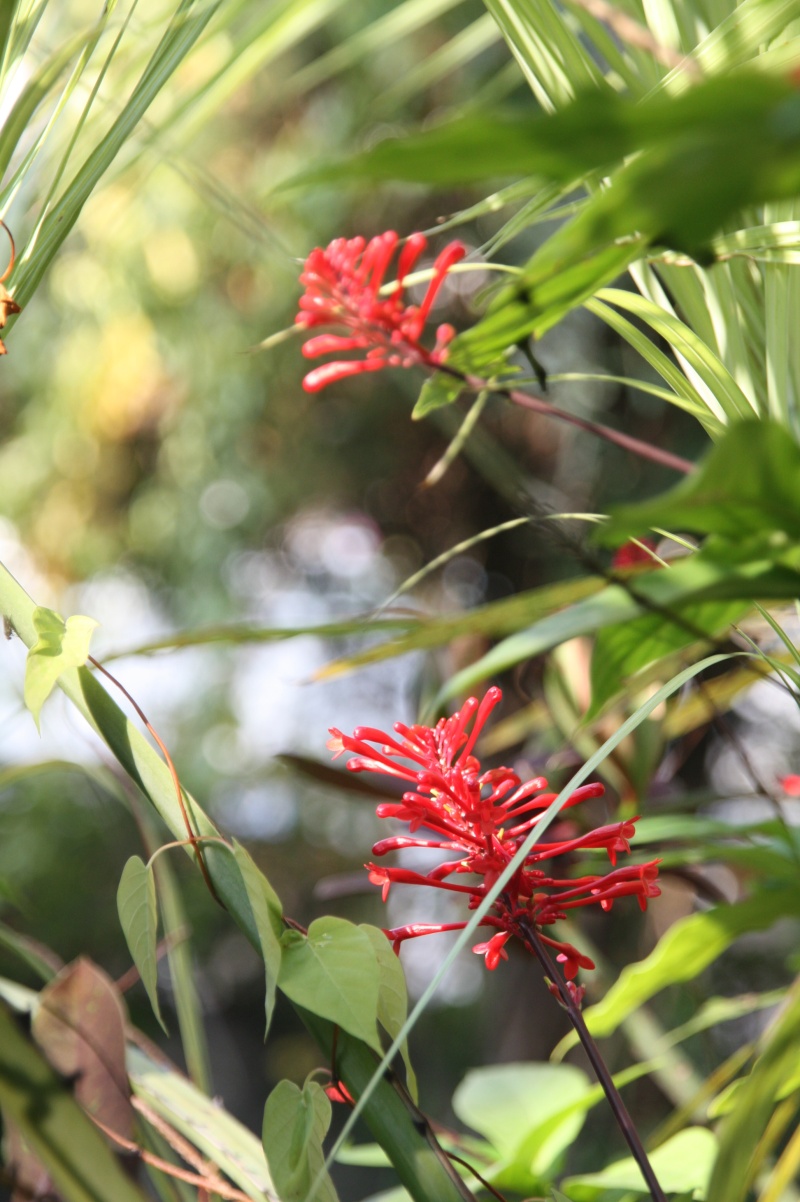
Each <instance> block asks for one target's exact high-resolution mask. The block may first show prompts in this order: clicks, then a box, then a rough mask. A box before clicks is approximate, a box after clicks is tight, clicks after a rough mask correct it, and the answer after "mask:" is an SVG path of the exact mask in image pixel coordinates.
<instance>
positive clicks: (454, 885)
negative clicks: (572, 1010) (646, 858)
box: [328, 688, 660, 996]
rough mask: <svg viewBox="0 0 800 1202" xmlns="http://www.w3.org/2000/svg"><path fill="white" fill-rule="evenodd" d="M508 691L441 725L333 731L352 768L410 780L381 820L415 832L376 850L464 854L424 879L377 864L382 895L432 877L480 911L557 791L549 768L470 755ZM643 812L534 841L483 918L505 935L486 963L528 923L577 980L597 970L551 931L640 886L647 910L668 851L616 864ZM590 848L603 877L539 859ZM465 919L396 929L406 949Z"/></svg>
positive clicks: (585, 792) (492, 944)
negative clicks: (545, 775) (553, 871)
mask: <svg viewBox="0 0 800 1202" xmlns="http://www.w3.org/2000/svg"><path fill="white" fill-rule="evenodd" d="M501 696H502V694H501V692H500V690H499V689H497V688H491V689H489V691H488V693H487V694H486V696H485V697H484V698H483V700H482V701H481V702H480V703H479V702H478V701H477V699H476V698H475V697H470V699H469V700H468V701H467V702H466V703H465V705H464V707H463V708H462V709H461V711H460V712H459V713H457V714H454V715H453V716H452V717H451V718H442V719H440V721H439V722H438V723H437V725H436V726H434V727H429V726H405V725H403V724H402V723H400V722H398V723H396V724H395V727H394V729H395V732H396V736H397V737H393V736H391V735H388V734H386V733H384V732H383V731H380V730H373V729H371V728H370V727H358V728H357V729H356V730H355V732H354V733H353V735H352V737H351V736H349V735H343V734H342V733H341V731H339V730H335V729H332V730H331V732H330V733H331V735H332V738H331V740H330V742H329V743H328V747H329V748H330V750H331V751H333V752H334V753H335V755H340V754H342V753H343V752H345V751H347V752H353V753H354V758H353V759H351V760H350V761H349V763H348V765H347V767H348V768H349V769H350V771H351V772H379V773H383V774H384V775H386V776H392V777H396V778H398V779H399V780H402V781H406V782H408V784H409V786H410V788H409V791H408V792H406V793H404V794H403V798H402V800H401V801H399V802H385V803H383V804H381V805H379V806H378V810H377V813H378V816H379V817H381V818H397V819H400V821H402V822H406V823H408V824H409V834H408V835H394V836H391V837H390V838H388V839H381V840H380V842H378V843H376V844H375V846H374V848H373V849H372V850H373V854H374V855H375V856H383V855H385V854H386V852H389V851H396V850H398V849H400V848H403V847H432V848H438V849H440V850H442V851H445V852H452V853H455V855H454V856H451V857H450V858H448V859H447V860H445V861H444V863H442V864H439V865H438V866H437V867H436V868H434V869H433V870H432V871H431V872H429V873H427V875H424V876H423V875H422V874H421V873H418V872H412V871H411V870H409V869H407V868H387V867H383V866H378V865H376V864H368V865H367V868H368V869H369V873H370V880H371V881H372V882H373V883H374V884H376V885H380V886H382V889H383V897H384V900H385V899H386V896H387V894H388V892H389V888H390V886H391V885H392V884H395V883H397V884H407V885H425V886H428V887H431V888H434V889H447V890H451V891H452V892H455V893H463V894H464V895H465V897H466V900H467V906H468V908H469V909H471V910H474V909H476V908H477V906H478V905H479V904H480V902H481V901H482V900H483V898H484V897H485V896H486V894H487V892H488V891H489V889H490V888H491V887H492V885H493V884H494V883H495V881H496V880H497V878H498V877H499V876H500V874H501V873H502V872H503V870H504V869H505V867H506V866H507V865H508V864H509V862H510V861H511V860H512V859H513V857H514V855H515V854H516V852H517V851H518V849H519V848H520V846H521V845H522V843H523V842H524V840H525V839H526V837H527V836H528V835H529V833H530V832H531V830H533V829H534V828H535V826H536V824H537V822H539V821H540V819H541V817H542V814H543V812H544V810H546V809H547V807H548V806H549V805H550V804H551V802H553V801H554V800H555V797H556V794H554V793H543V792H541V790H543V789H544V788H546V786H547V781H545V780H543V779H542V778H541V777H536V778H535V779H533V780H529V781H526V782H524V783H523V782H522V781H521V780H520V778H519V777H518V776H517V774H516V773H515V772H513V771H512V770H511V769H510V768H493V769H490V770H489V771H488V772H482V771H481V765H480V763H479V761H478V760H477V759H476V758H475V756H474V755H473V754H472V751H473V748H474V746H475V743H476V741H477V738H478V736H479V734H480V732H481V730H482V728H483V726H484V725H485V723H486V720H487V718H488V717H489V714H490V713H491V711H492V710H493V709H494V707H495V706H496V705H497V703H498V702H499V701H500V699H501ZM470 723H471V729H470ZM334 758H335V757H334ZM603 791H604V790H603V786H602V785H601V784H589V785H583V786H582V787H581V788H579V789H576V790H575V792H574V793H573V794H572V795H571V796H570V797H569V798H568V799H567V801H566V802H565V808H567V807H570V806H574V805H578V804H579V803H580V802H581V801H584V800H586V798H589V797H600V796H601V795H602V793H603ZM636 821H637V819H635V818H632V819H629V820H627V821H624V822H614V823H611V824H610V825H608V826H601V827H598V828H597V829H596V830H592V831H588V832H587V833H586V834H583V835H577V836H576V837H574V838H568V839H561V840H559V841H558V842H554V843H537V844H535V845H534V847H533V848H532V850H531V851H530V852H529V854H528V855H527V856H526V857H525V860H524V863H522V864H521V865H520V867H519V868H518V869H517V871H516V872H515V873H514V875H513V876H512V878H511V880H510V881H509V882H508V884H507V885H506V887H505V890H504V891H503V892H502V893H501V894H500V896H499V897H498V898H497V900H496V901H495V903H494V906H493V907H492V910H491V911H490V912H489V913H488V914H486V915H485V917H484V918H483V919H482V920H481V925H482V926H485V927H490V928H494V931H495V933H494V934H493V935H492V936H491V938H490V939H488V940H487V941H486V942H485V943H479V944H477V946H475V947H474V948H473V949H472V950H473V951H474V952H477V953H478V954H479V955H482V956H484V957H485V960H486V966H487V968H490V969H493V968H496V967H497V965H498V963H499V962H500V960H501V959H506V958H507V952H506V950H505V944H506V943H507V942H508V940H509V939H510V938H511V936H512V935H515V934H516V935H519V934H520V929H521V928H520V924H521V923H522V922H523V920H525V921H527V922H530V923H533V924H535V926H536V928H537V929H538V932H539V937H540V938H541V940H542V942H544V943H546V944H549V946H550V947H552V948H555V949H556V951H557V953H558V955H557V959H558V960H559V961H560V962H561V963H562V964H563V965H564V973H565V976H566V977H567V979H568V981H570V982H571V981H572V980H573V979H574V978H575V976H576V974H577V972H578V969H579V968H594V964H593V963H592V961H591V960H590V959H589V958H588V956H584V955H581V953H580V952H579V951H578V950H577V949H576V948H574V947H573V946H572V944H570V943H562V942H559V941H558V940H556V939H552V938H550V937H549V936H547V935H545V934H543V933H542V928H543V927H547V926H550V925H551V924H552V923H554V922H556V921H557V920H559V919H562V918H564V917H565V916H566V914H567V912H568V911H569V910H573V909H575V908H576V907H578V906H589V905H594V904H595V903H596V904H598V905H600V906H601V907H602V908H603V909H604V910H610V909H611V907H612V905H613V903H614V901H615V900H616V899H617V898H618V897H626V896H629V895H633V896H635V897H637V898H638V899H639V905H640V906H641V907H642V909H645V908H646V906H647V899H648V898H650V897H657V896H658V895H659V893H660V890H659V888H658V886H657V885H656V884H655V880H656V877H657V875H658V863H659V861H658V860H651V861H650V862H649V863H647V864H637V865H634V866H632V867H625V868H617V867H616V862H617V854H618V853H619V852H628V851H630V845H629V842H628V840H629V839H631V838H632V837H633V835H634V834H635V830H636V828H635V823H636ZM419 830H422V831H423V832H424V833H426V834H432V835H434V836H435V837H434V838H420V837H418V836H417V835H416V832H417V831H419ZM584 848H605V850H606V851H607V853H608V858H609V860H610V861H611V864H612V865H613V866H614V867H613V871H611V872H608V873H606V874H605V875H603V876H594V875H593V876H582V877H574V878H567V879H561V878H558V877H555V876H550V875H548V873H547V872H546V871H545V870H544V869H543V868H541V867H540V865H541V864H544V863H546V862H547V861H550V860H553V859H555V858H556V857H557V856H562V855H565V854H566V853H569V852H574V851H578V850H581V849H584ZM468 875H471V876H473V877H477V878H478V879H477V880H475V881H473V882H471V883H469V884H467V883H464V884H461V883H458V882H457V881H456V880H453V879H451V878H453V877H455V878H460V879H462V880H463V878H464V877H465V876H468ZM466 925H467V924H466V922H456V923H411V924H409V925H408V926H404V927H398V928H397V929H395V930H392V931H387V932H386V934H387V935H388V937H389V938H390V939H391V940H392V941H393V943H394V946H395V950H396V951H397V950H398V949H399V946H400V944H401V943H402V942H403V941H404V940H405V939H413V938H415V937H417V936H419V935H428V934H432V933H433V932H436V931H453V930H462V929H463V928H464V927H465V926H466ZM572 990H573V996H575V994H577V993H578V991H577V990H575V987H574V986H573V987H572Z"/></svg>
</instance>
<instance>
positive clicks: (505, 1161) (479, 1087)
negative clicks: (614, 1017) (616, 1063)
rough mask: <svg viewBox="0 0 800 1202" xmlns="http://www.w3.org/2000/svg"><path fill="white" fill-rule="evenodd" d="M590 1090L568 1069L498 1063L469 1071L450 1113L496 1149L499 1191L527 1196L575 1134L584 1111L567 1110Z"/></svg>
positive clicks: (576, 1072) (581, 1077)
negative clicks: (498, 1160)
mask: <svg viewBox="0 0 800 1202" xmlns="http://www.w3.org/2000/svg"><path fill="white" fill-rule="evenodd" d="M590 1088H591V1087H590V1084H589V1081H588V1080H587V1078H586V1076H585V1074H584V1073H583V1072H582V1071H581V1070H580V1069H578V1068H575V1067H574V1066H573V1065H566V1064H499V1065H493V1066H492V1067H490V1068H478V1069H472V1070H471V1071H470V1072H468V1073H467V1075H466V1077H465V1078H464V1080H463V1081H462V1082H461V1084H460V1085H459V1086H458V1088H457V1089H456V1092H455V1093H454V1095H453V1109H454V1110H455V1112H456V1114H457V1115H458V1117H459V1118H460V1119H461V1121H462V1122H464V1123H466V1124H467V1126H468V1127H472V1128H473V1129H474V1130H475V1131H478V1132H480V1134H481V1135H483V1136H485V1137H486V1139H488V1140H489V1142H490V1143H491V1144H493V1145H494V1147H495V1148H496V1149H497V1152H498V1153H499V1155H500V1158H501V1167H500V1170H499V1174H498V1175H497V1176H495V1175H494V1174H493V1178H492V1179H493V1181H495V1182H496V1184H497V1185H498V1186H499V1188H501V1189H511V1190H514V1191H519V1192H520V1193H526V1192H528V1191H529V1190H530V1189H535V1188H536V1181H537V1180H540V1179H541V1178H542V1176H543V1175H545V1174H546V1173H547V1172H548V1170H550V1169H551V1167H552V1165H553V1162H554V1161H555V1160H556V1159H557V1157H558V1156H559V1155H560V1154H561V1153H562V1152H563V1151H564V1150H565V1149H566V1148H567V1147H569V1145H570V1144H571V1143H572V1142H573V1140H574V1139H575V1138H576V1136H577V1135H578V1132H579V1131H580V1129H581V1127H582V1126H583V1123H584V1120H585V1117H586V1116H585V1112H583V1111H581V1110H578V1109H577V1108H576V1109H575V1110H574V1111H573V1110H572V1109H571V1108H572V1106H573V1104H575V1103H577V1102H579V1101H580V1100H581V1099H583V1098H584V1096H585V1095H587V1094H588V1093H589V1092H590ZM563 1111H566V1112H567V1113H566V1114H563V1113H562V1112H563ZM551 1120H552V1121H551Z"/></svg>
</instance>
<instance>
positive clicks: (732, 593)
mask: <svg viewBox="0 0 800 1202" xmlns="http://www.w3.org/2000/svg"><path fill="white" fill-rule="evenodd" d="M775 542H776V545H775V546H770V540H769V539H767V540H766V545H763V546H759V547H757V548H756V549H755V551H754V549H753V548H747V547H745V548H744V553H747V554H749V553H750V552H753V555H752V558H751V559H747V558H746V554H745V555H743V554H742V549H741V548H739V549H736V548H734V547H733V544H725V552H726V554H725V555H722V554H721V553H719V548H717V553H714V554H712V550H713V549H711V548H710V549H709V550H708V553H706V551H705V550H704V551H702V552H699V553H696V554H694V555H691V556H689V557H687V558H686V559H683V560H681V561H680V562H679V563H676V564H675V566H673V567H670V569H669V571H658V572H648V573H646V574H644V575H641V576H638V577H637V578H636V582H635V585H633V586H631V587H629V588H625V587H623V586H622V585H618V584H614V585H608V586H607V587H606V588H604V589H603V590H602V592H599V593H598V594H597V596H593V597H589V598H587V599H586V600H583V601H579V602H578V603H577V604H575V605H568V606H567V607H566V608H564V609H562V610H560V611H559V612H558V613H551V614H548V615H547V616H546V617H543V618H541V619H540V620H539V621H537V622H535V623H534V625H532V626H530V627H529V628H528V629H527V630H521V631H519V632H518V633H516V634H512V635H510V636H509V637H508V638H506V639H503V640H502V641H501V642H499V643H498V644H497V645H496V646H495V647H493V648H492V649H491V650H490V651H488V652H487V653H486V655H484V656H482V657H481V658H480V659H479V660H476V661H475V663H473V664H470V665H469V667H467V668H463V669H462V670H461V671H460V672H457V673H456V674H455V675H454V676H452V677H451V678H450V679H449V680H448V681H447V683H446V684H445V685H444V686H443V688H442V689H441V691H440V692H439V694H438V696H437V697H436V698H435V701H434V703H433V705H432V706H431V708H432V709H434V710H435V709H436V708H438V707H441V706H442V705H443V704H444V702H445V701H446V700H447V699H448V698H450V697H455V696H459V695H463V694H464V693H468V692H470V691H472V689H474V688H475V686H476V684H477V683H478V682H479V681H482V680H486V678H487V677H490V676H493V675H495V674H496V673H498V672H504V671H506V670H507V669H508V668H511V667H513V666H514V665H515V664H518V663H520V662H521V661H522V660H528V659H532V658H533V657H534V656H536V655H541V654H543V652H545V651H549V650H550V649H551V648H552V647H556V646H558V645H559V644H560V643H564V642H566V641H567V640H568V639H572V638H577V637H579V636H580V635H587V634H595V633H597V631H599V630H602V629H603V628H604V627H608V626H613V625H616V624H619V623H623V622H630V621H632V620H634V619H636V618H638V617H639V616H640V615H641V614H643V613H647V612H648V611H649V610H650V611H652V610H653V609H656V610H659V611H661V612H664V611H665V610H666V611H672V610H674V609H675V608H676V607H678V608H679V607H682V606H684V605H688V604H700V603H705V602H707V601H724V600H744V599H751V598H757V597H773V598H778V597H786V598H791V599H793V598H794V597H796V596H798V595H800V570H798V568H800V563H798V560H800V552H798V548H796V547H794V546H790V547H789V549H788V550H787V549H786V547H785V546H784V545H783V542H784V540H780V539H777V540H775ZM755 552H757V554H756V553H755ZM737 555H739V556H740V557H741V558H742V562H736V556H737ZM781 558H785V560H786V562H785V563H782V562H781ZM728 559H729V560H730V562H728ZM467 616H469V615H467ZM398 642H400V641H399V640H398ZM389 646H390V647H391V646H392V644H389ZM378 650H380V651H385V649H384V648H379V649H378ZM351 662H352V661H351Z"/></svg>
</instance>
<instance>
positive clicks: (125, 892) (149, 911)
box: [117, 856, 167, 1032]
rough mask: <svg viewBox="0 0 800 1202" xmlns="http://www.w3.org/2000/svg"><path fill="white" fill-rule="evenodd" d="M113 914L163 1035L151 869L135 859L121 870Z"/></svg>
mask: <svg viewBox="0 0 800 1202" xmlns="http://www.w3.org/2000/svg"><path fill="white" fill-rule="evenodd" d="M117 912H118V914H119V921H120V924H121V926H122V932H123V934H124V936H125V942H126V943H127V945H128V950H129V951H130V953H131V959H132V960H133V963H134V964H135V965H136V968H137V970H138V973H139V976H140V977H141V978H142V984H143V985H144V987H145V990H146V992H147V996H148V998H149V999H150V1005H151V1006H152V1007H153V1013H154V1014H155V1016H156V1018H157V1019H158V1021H159V1023H160V1024H161V1026H162V1027H163V1028H164V1031H165V1032H166V1030H167V1028H166V1026H165V1024H164V1019H163V1018H162V1017H161V1007H160V1006H159V1004H158V962H157V958H156V943H157V932H158V905H157V902H156V882H155V878H154V876H153V870H152V867H151V866H150V865H149V864H145V863H144V861H143V860H141V859H140V858H139V856H131V858H130V859H129V860H128V862H127V863H126V865H125V867H124V868H123V870H122V876H121V878H120V882H119V888H118V889H117Z"/></svg>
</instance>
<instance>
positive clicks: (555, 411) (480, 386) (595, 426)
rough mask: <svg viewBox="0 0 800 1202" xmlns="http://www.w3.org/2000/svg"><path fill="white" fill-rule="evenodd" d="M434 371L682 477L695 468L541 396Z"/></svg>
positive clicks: (440, 365)
mask: <svg viewBox="0 0 800 1202" xmlns="http://www.w3.org/2000/svg"><path fill="white" fill-rule="evenodd" d="M436 370H437V371H441V372H444V373H445V374H446V375H450V376H455V377H456V378H457V379H459V380H463V382H464V384H465V385H466V386H467V388H469V389H471V390H472V391H473V392H477V393H484V392H491V393H494V394H495V395H496V396H502V397H505V398H506V400H507V401H511V403H512V404H513V405H519V406H520V408H522V409H529V410H531V411H532V412H533V413H541V414H542V415H543V416H544V417H555V418H557V419H558V420H559V421H562V422H567V424H568V425H570V426H577V427H578V429H579V430H586V431H587V432H588V433H589V434H595V435H597V437H598V438H602V439H604V440H605V441H606V442H611V443H613V444H614V445H615V446H618V447H622V448H623V450H626V451H630V452H631V454H633V455H638V456H639V458H640V459H649V460H650V462H651V463H658V464H659V465H660V466H661V467H667V468H670V469H671V470H672V471H673V472H680V473H681V475H684V476H688V475H690V473H691V472H693V471H694V469H695V465H694V464H693V463H692V462H691V460H690V459H684V458H683V457H682V456H681V455H673V454H672V453H671V452H670V451H664V450H662V449H661V447H654V446H653V445H652V443H649V442H643V441H642V440H641V439H640V438H634V437H633V435H631V434H623V433H622V431H621V430H613V429H612V428H611V427H610V426H604V425H603V424H602V422H594V421H592V420H591V418H588V417H578V415H577V414H575V413H568V412H567V411H566V410H565V409H559V408H558V406H557V405H553V404H552V402H550V401H546V400H544V398H543V397H538V396H531V395H530V393H527V392H521V391H520V389H518V388H504V387H503V386H502V385H499V384H492V382H491V381H490V380H482V379H480V378H479V377H478V376H470V375H466V374H465V373H464V372H461V371H458V370H457V369H456V368H452V367H448V365H447V363H438V364H437V365H436Z"/></svg>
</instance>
